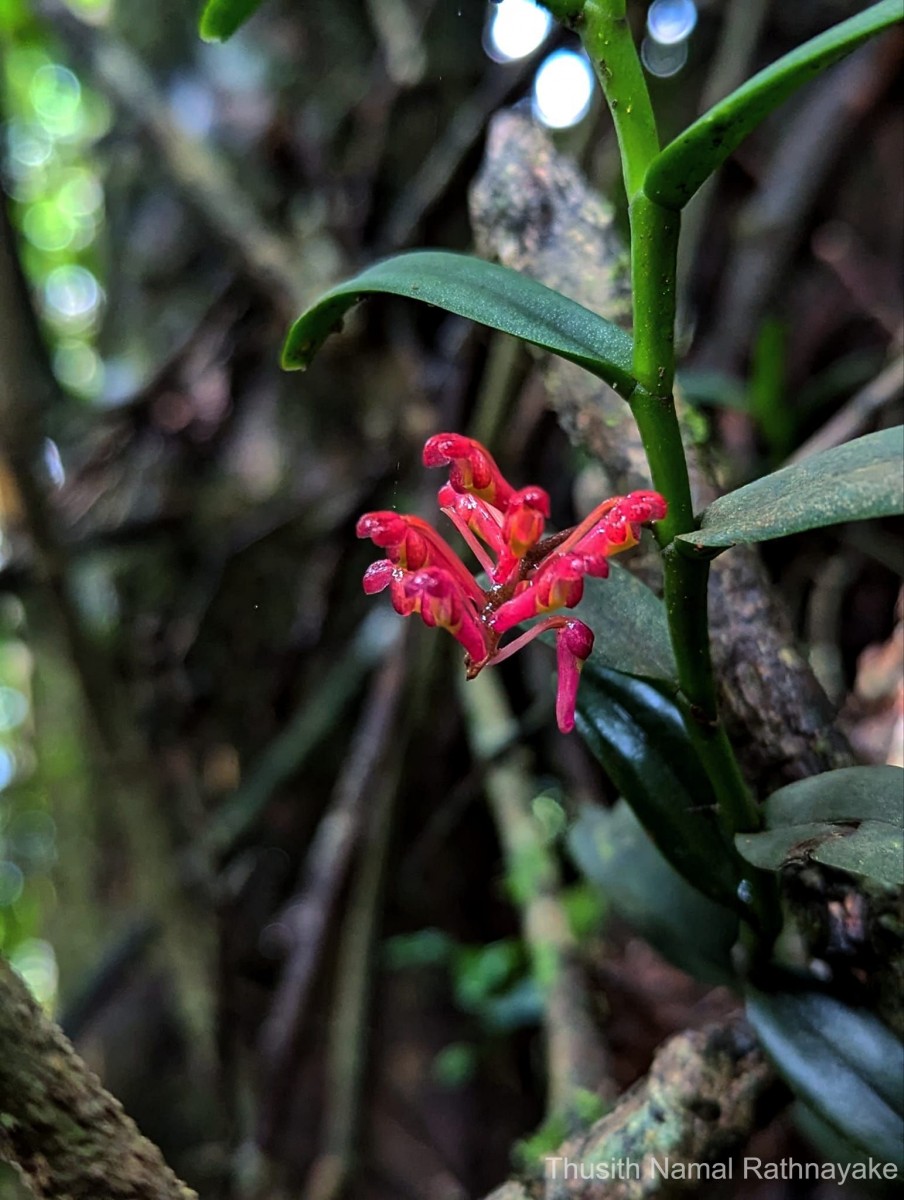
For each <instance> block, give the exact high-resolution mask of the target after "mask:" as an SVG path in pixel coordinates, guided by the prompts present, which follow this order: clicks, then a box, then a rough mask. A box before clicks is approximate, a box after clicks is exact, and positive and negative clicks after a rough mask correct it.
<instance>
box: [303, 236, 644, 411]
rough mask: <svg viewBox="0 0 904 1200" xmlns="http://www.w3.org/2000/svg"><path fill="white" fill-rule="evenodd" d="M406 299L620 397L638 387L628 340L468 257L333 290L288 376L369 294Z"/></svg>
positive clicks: (438, 256)
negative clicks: (533, 350)
mask: <svg viewBox="0 0 904 1200" xmlns="http://www.w3.org/2000/svg"><path fill="white" fill-rule="evenodd" d="M381 293H382V294H384V295H392V296H406V297H408V298H409V299H411V300H421V301H423V303H425V304H430V305H434V306H435V307H437V308H443V309H445V310H446V311H447V312H451V313H457V314H458V316H461V317H467V318H468V319H469V320H471V321H477V322H478V323H479V324H481V325H487V326H489V327H490V328H491V329H498V330H500V331H501V332H502V333H510V334H512V335H513V336H514V337H517V338H521V339H522V341H525V342H529V343H530V344H531V345H534V346H539V347H540V348H541V349H543V350H549V351H550V352H551V353H552V354H558V355H559V356H560V357H561V358H567V359H568V360H569V361H570V362H574V363H578V364H579V365H580V366H582V367H585V368H586V369H587V370H588V371H591V372H592V373H593V374H594V375H598V376H599V378H600V379H604V380H605V381H606V382H607V383H608V384H611V386H612V387H613V388H614V389H615V390H616V391H617V392H619V393H620V394H621V395H623V396H629V395H630V394H631V392H632V391H633V390H634V388H635V386H636V383H635V380H634V377H633V375H632V374H631V355H632V346H631V338H630V337H629V335H628V334H627V333H625V331H624V330H623V329H619V327H618V326H617V325H613V324H612V322H611V321H606V320H604V319H603V318H602V317H598V316H597V315H596V313H593V312H591V311H590V310H589V309H588V308H584V307H583V305H581V304H577V303H576V302H575V301H574V300H569V299H568V298H567V297H566V296H563V295H561V293H559V292H554V291H552V289H551V288H547V287H544V286H543V284H541V283H537V282H536V280H533V279H529V278H528V277H527V276H526V275H519V274H518V272H517V271H510V270H509V269H508V268H507V267H500V266H497V265H496V264H495V263H489V262H484V261H483V260H482V259H479V258H471V257H470V256H468V255H466V254H448V253H445V252H443V251H434V250H418V251H414V252H413V253H411V254H402V255H399V256H398V257H397V258H390V259H387V261H385V262H382V263H377V265H376V266H373V267H369V268H368V269H367V270H366V271H363V272H362V273H361V274H360V275H357V276H355V278H354V279H349V280H347V281H346V282H345V283H341V284H339V285H338V286H337V287H334V288H332V289H331V290H330V291H329V292H327V293H326V294H325V295H323V296H321V297H320V299H319V300H318V301H317V303H316V304H314V305H313V306H312V307H311V308H309V309H308V311H307V312H305V313H303V314H302V315H301V316H300V317H299V318H298V320H297V321H296V322H295V324H294V325H293V326H292V328H291V329H290V331H289V335H288V337H287V338H286V342H285V345H284V346H283V352H282V365H283V367H285V369H286V370H289V371H292V370H298V369H301V370H303V369H304V368H305V367H307V366H308V365H309V363H310V362H311V360H312V358H313V357H314V355H315V354H316V353H317V351H318V350H319V349H320V347H321V346H322V345H323V343H324V342H325V341H326V339H327V337H328V336H329V335H330V334H331V333H335V332H336V331H338V330H339V329H340V328H341V326H342V318H343V316H344V315H345V313H346V312H347V311H348V310H349V309H350V308H352V307H353V306H354V305H355V304H357V303H358V302H359V301H361V300H364V299H366V298H367V297H368V296H373V295H379V294H381Z"/></svg>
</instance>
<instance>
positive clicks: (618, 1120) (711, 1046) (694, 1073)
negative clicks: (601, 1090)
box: [487, 1018, 775, 1200]
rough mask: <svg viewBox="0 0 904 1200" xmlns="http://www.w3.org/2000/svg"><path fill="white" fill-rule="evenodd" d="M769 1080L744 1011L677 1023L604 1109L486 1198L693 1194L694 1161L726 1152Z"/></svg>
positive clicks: (626, 1199) (642, 1199)
mask: <svg viewBox="0 0 904 1200" xmlns="http://www.w3.org/2000/svg"><path fill="white" fill-rule="evenodd" d="M774 1085H775V1078H774V1076H773V1074H772V1071H771V1068H770V1067H769V1066H768V1065H767V1064H766V1062H765V1060H764V1059H763V1056H762V1054H761V1053H760V1051H759V1050H758V1049H757V1046H756V1041H755V1038H754V1036H753V1033H752V1032H751V1030H750V1029H749V1027H748V1026H747V1025H746V1024H745V1023H744V1022H743V1021H741V1020H738V1019H737V1018H735V1019H733V1020H730V1021H727V1022H725V1023H720V1024H714V1025H709V1026H707V1027H706V1028H705V1029H701V1030H691V1031H688V1032H686V1033H680V1034H678V1035H677V1036H675V1037H673V1038H671V1039H670V1040H669V1041H668V1042H666V1043H665V1045H664V1046H663V1047H662V1048H661V1049H660V1050H659V1052H658V1054H657V1055H656V1057H655V1058H654V1060H653V1065H652V1066H651V1068H650V1071H649V1074H647V1075H646V1076H645V1077H644V1078H643V1079H642V1080H640V1082H638V1083H636V1084H635V1085H634V1087H633V1088H631V1089H630V1090H629V1091H628V1092H626V1093H625V1095H624V1096H623V1097H622V1098H621V1100H620V1101H619V1102H618V1104H617V1105H616V1107H615V1108H614V1109H613V1110H612V1112H610V1113H609V1114H608V1115H607V1116H605V1117H603V1118H602V1119H601V1120H599V1121H597V1122H596V1124H595V1125H592V1126H591V1127H590V1129H589V1130H587V1132H586V1133H582V1134H580V1135H579V1136H577V1137H575V1138H572V1139H571V1140H570V1141H567V1142H565V1143H564V1145H562V1146H560V1147H559V1148H558V1150H556V1151H555V1153H554V1154H551V1155H548V1156H547V1157H546V1159H545V1160H544V1163H543V1176H542V1177H536V1178H534V1179H528V1180H523V1181H521V1180H509V1182H508V1183H504V1184H503V1185H502V1186H501V1187H500V1188H497V1189H496V1191H495V1192H493V1194H492V1195H491V1196H489V1197H487V1200H541V1197H542V1200H648V1198H649V1197H653V1196H655V1197H656V1198H657V1200H668V1198H669V1197H672V1196H683V1195H689V1194H698V1193H699V1188H700V1179H701V1178H705V1177H706V1176H705V1174H701V1169H702V1168H704V1167H706V1166H709V1167H711V1166H713V1165H715V1164H716V1163H720V1162H725V1161H727V1160H728V1159H729V1158H730V1157H731V1155H732V1154H734V1153H735V1152H736V1151H737V1150H738V1149H739V1148H740V1147H741V1146H742V1145H743V1144H744V1143H745V1142H746V1140H747V1138H748V1137H749V1136H750V1132H751V1130H752V1129H753V1128H754V1126H755V1124H756V1118H757V1110H758V1109H759V1107H760V1105H761V1104H762V1103H763V1102H764V1101H765V1098H766V1096H767V1093H768V1092H769V1091H770V1089H772V1088H773V1087H774ZM654 1160H655V1163H656V1164H657V1165H654ZM666 1160H668V1161H666ZM566 1164H568V1169H567V1170H566ZM582 1167H583V1169H582ZM602 1167H606V1168H607V1169H608V1170H609V1174H610V1177H609V1178H608V1179H607V1178H605V1176H604V1175H603V1173H602V1171H601V1169H600V1168H602ZM686 1175H689V1176H691V1177H690V1178H684V1176H686ZM713 1177H714V1178H718V1177H719V1176H718V1175H716V1174H714V1175H713Z"/></svg>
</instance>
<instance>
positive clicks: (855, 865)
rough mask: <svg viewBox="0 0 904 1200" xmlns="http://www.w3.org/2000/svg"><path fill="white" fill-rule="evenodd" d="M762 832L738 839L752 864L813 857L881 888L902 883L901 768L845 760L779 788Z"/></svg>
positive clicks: (777, 864)
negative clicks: (849, 763)
mask: <svg viewBox="0 0 904 1200" xmlns="http://www.w3.org/2000/svg"><path fill="white" fill-rule="evenodd" d="M763 811H764V816H765V824H766V828H765V830H764V831H763V832H762V833H753V834H739V835H738V836H737V837H736V839H735V844H736V846H737V848H738V851H739V852H740V854H741V856H742V857H743V858H744V859H746V860H747V862H749V863H752V864H753V866H756V867H759V868H761V869H762V870H767V871H780V870H781V869H782V868H783V867H784V866H785V865H786V864H787V863H789V862H795V861H797V862H800V861H807V860H811V859H812V860H813V861H815V862H819V863H822V864H824V865H825V866H829V867H835V868H837V869H839V870H842V871H847V872H848V874H851V875H855V876H858V877H860V878H862V879H866V880H869V881H870V882H872V883H874V884H878V885H879V886H880V887H884V888H889V889H896V888H902V887H904V771H902V770H901V768H900V767H844V768H842V769H841V770H838V771H827V772H825V773H824V774H822V775H814V776H812V777H811V778H809V779H802V780H800V781H798V782H797V783H792V784H789V785H788V786H787V787H784V788H779V790H778V791H777V792H774V793H773V795H772V796H770V797H769V799H768V800H767V801H766V804H765V806H764V810H763Z"/></svg>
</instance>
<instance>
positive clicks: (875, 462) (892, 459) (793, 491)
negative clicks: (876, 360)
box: [678, 425, 904, 554]
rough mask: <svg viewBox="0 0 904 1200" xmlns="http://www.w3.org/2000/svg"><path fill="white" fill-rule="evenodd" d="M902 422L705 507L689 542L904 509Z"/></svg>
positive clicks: (763, 536)
mask: <svg viewBox="0 0 904 1200" xmlns="http://www.w3.org/2000/svg"><path fill="white" fill-rule="evenodd" d="M902 455H904V426H901V425H896V426H895V427H894V428H893V429H882V430H880V431H879V432H878V433H869V434H867V435H866V436H865V437H860V438H856V439H855V440H854V441H852V442H846V443H845V444H844V445H843V446H836V447H834V449H832V450H825V451H823V452H822V453H821V454H814V455H813V456H812V457H811V458H807V459H804V460H803V462H799V463H794V465H793V466H790V467H783V468H782V469H781V470H780V471H775V472H773V474H771V475H765V476H763V478H762V479H757V480H756V481H755V482H754V483H748V484H747V485H746V486H745V487H741V488H737V490H736V491H733V492H729V494H728V495H727V496H721V497H720V498H719V499H718V500H714V501H713V503H712V504H710V505H709V507H708V508H706V509H704V511H703V516H702V519H701V523H700V528H699V529H698V530H696V531H695V532H693V533H682V534H680V535H679V538H678V541H679V542H680V543H682V544H683V546H684V547H687V548H688V549H691V550H692V551H693V550H699V551H701V552H702V553H704V554H707V553H708V554H711V553H712V552H713V551H715V552H717V553H718V551H719V550H724V549H726V548H727V547H728V546H734V545H736V544H737V543H739V542H765V541H769V540H770V539H771V538H778V537H786V536H787V535H788V534H790V533H802V532H803V531H804V530H807V529H818V528H820V527H821V526H823V525H836V524H838V523H839V522H841V521H864V520H867V519H868V518H870V517H887V516H892V515H894V514H897V513H902V512H904V472H902V469H901V467H902Z"/></svg>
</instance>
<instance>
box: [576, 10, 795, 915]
mask: <svg viewBox="0 0 904 1200" xmlns="http://www.w3.org/2000/svg"><path fill="white" fill-rule="evenodd" d="M581 36H582V38H583V41H584V45H585V48H586V50H587V53H588V54H589V55H590V59H591V61H592V62H593V65H594V69H595V70H596V72H597V75H598V77H599V80H600V83H601V84H602V87H603V91H604V92H605V95H606V100H607V102H608V104H609V108H610V111H611V113H612V119H613V121H614V123H615V130H616V135H617V137H618V144H619V150H620V152H621V159H622V170H623V173H624V179H625V188H626V190H627V194H628V206H629V207H628V211H629V215H630V221H631V284H632V299H633V309H634V375H635V378H636V379H637V384H638V386H637V388H636V390H635V392H634V393H633V395H632V396H631V409H632V412H633V413H634V417H635V420H636V421H637V426H638V429H639V431H640V435H641V439H642V441H643V445H644V449H645V451H646V454H647V460H648V462H649V466H650V474H651V476H652V480H653V486H654V487H655V488H656V490H657V491H659V492H660V493H661V494H662V495H663V496H665V498H666V500H667V501H668V505H669V511H668V516H667V517H666V518H665V520H663V521H660V522H659V523H658V526H657V530H656V536H657V538H658V540H659V543H660V545H661V546H662V548H663V570H664V594H665V605H666V613H667V616H668V622H669V633H670V636H671V641H672V646H673V649H674V653H675V661H676V664H677V668H678V682H679V686H680V700H681V704H682V709H683V712H684V716H685V723H686V725H687V728H688V734H689V736H690V738H691V740H692V742H693V744H694V747H695V750H696V752H697V754H698V756H699V758H700V761H701V763H702V764H703V766H704V769H705V770H706V773H707V775H708V776H709V779H710V781H711V782H712V785H713V790H714V792H715V795H716V798H717V800H718V804H719V812H720V817H721V820H722V824H723V827H724V828H725V830H726V832H727V833H728V834H729V835H733V834H735V833H739V832H744V831H751V830H756V829H758V828H759V827H760V824H761V819H760V814H759V810H758V808H757V805H756V803H755V801H754V799H753V797H752V795H751V794H750V792H749V790H748V788H747V785H746V783H745V781H744V778H743V776H742V774H741V770H740V768H739V766H738V762H737V759H736V758H735V755H734V751H733V750H732V747H731V744H730V742H729V740H728V737H727V736H726V733H725V730H724V727H723V726H722V723H721V721H720V719H719V712H718V704H717V698H716V685H715V679H714V676H713V669H712V660H711V658H710V643H709V621H708V614H707V586H708V581H709V565H708V563H707V562H705V561H700V560H691V559H689V558H687V557H685V556H682V555H679V554H678V553H677V552H676V549H675V547H674V546H672V542H673V541H674V539H675V537H676V536H677V535H678V534H680V533H688V532H690V531H691V530H693V529H694V528H695V527H696V525H695V519H694V510H693V502H692V498H691V490H690V481H689V478H688V469H687V459H686V456H685V452H684V444H683V441H682V438H681V429H680V426H679V423H678V417H677V413H676V410H675V401H674V397H673V386H674V376H675V304H676V296H677V279H676V276H677V259H678V235H679V229H680V214H678V213H676V212H673V211H671V210H669V209H665V208H663V207H662V206H660V205H658V204H656V203H655V202H654V201H653V200H651V199H650V198H649V197H648V196H647V195H646V194H645V192H644V190H643V181H644V177H645V175H646V172H647V169H648V167H649V165H650V163H651V162H652V161H653V159H654V158H655V157H656V155H657V154H658V153H659V137H658V133H657V130H656V120H655V117H654V114H653V109H652V105H651V104H650V97H649V93H648V91H647V87H646V81H645V79H644V75H643V70H642V68H641V65H640V61H639V59H638V56H637V51H636V48H635V45H634V39H633V37H632V34H631V29H630V27H629V25H628V21H627V17H626V13H625V0H587V3H586V4H585V5H584V8H583V27H582V30H581ZM770 889H772V890H773V891H774V888H773V885H772V884H771V882H770V881H767V880H764V879H762V878H757V879H755V880H754V881H753V890H754V897H753V908H754V911H755V912H756V914H757V918H758V923H759V924H760V926H761V928H764V929H765V930H767V931H770V932H771V931H774V929H775V911H776V909H775V903H774V896H773V895H771V894H769V893H770Z"/></svg>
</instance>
